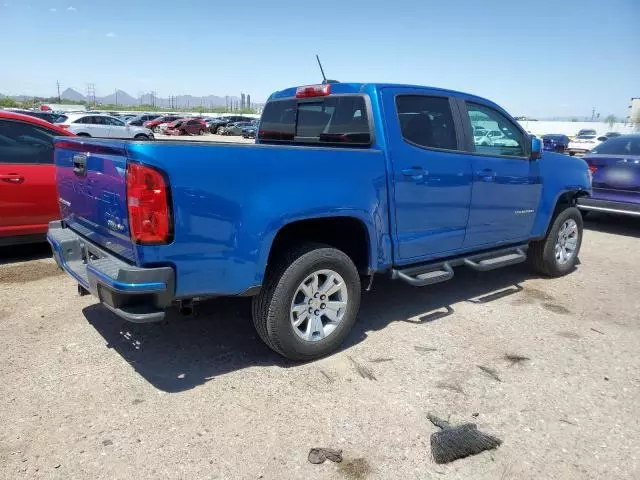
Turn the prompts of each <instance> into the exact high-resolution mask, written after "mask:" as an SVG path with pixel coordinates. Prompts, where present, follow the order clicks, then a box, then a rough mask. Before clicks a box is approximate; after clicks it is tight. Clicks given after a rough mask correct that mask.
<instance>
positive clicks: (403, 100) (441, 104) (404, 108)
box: [396, 95, 458, 150]
mask: <svg viewBox="0 0 640 480" xmlns="http://www.w3.org/2000/svg"><path fill="white" fill-rule="evenodd" d="M396 109H397V110H398V118H399V120H400V129H401V130H402V137H403V138H404V139H405V141H407V142H408V143H412V144H414V145H417V146H419V147H427V148H437V149H442V150H457V149H458V140H457V136H456V130H455V126H454V123H453V115H452V113H451V104H450V103H449V99H448V98H446V97H431V96H425V95H399V96H398V97H397V98H396Z"/></svg>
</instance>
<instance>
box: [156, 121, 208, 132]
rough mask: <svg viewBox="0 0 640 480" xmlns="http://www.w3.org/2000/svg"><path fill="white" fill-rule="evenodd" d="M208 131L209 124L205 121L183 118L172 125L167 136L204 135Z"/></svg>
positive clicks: (169, 126) (168, 127)
mask: <svg viewBox="0 0 640 480" xmlns="http://www.w3.org/2000/svg"><path fill="white" fill-rule="evenodd" d="M206 131H207V124H206V122H205V121H204V120H199V119H197V118H183V119H180V120H176V121H175V122H173V123H170V124H169V125H168V126H167V130H166V131H165V132H164V133H165V134H166V135H204V133H205V132H206Z"/></svg>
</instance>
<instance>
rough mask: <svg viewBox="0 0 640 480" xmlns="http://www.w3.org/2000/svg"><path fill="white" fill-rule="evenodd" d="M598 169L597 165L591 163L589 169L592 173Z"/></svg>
mask: <svg viewBox="0 0 640 480" xmlns="http://www.w3.org/2000/svg"><path fill="white" fill-rule="evenodd" d="M596 170H598V167H596V166H595V165H589V171H590V172H591V174H592V175H593V174H594V173H596Z"/></svg>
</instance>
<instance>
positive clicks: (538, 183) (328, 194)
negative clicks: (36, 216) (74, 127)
mask: <svg viewBox="0 0 640 480" xmlns="http://www.w3.org/2000/svg"><path fill="white" fill-rule="evenodd" d="M486 131H491V132H497V133H494V134H493V135H492V138H491V141H490V142H488V141H487V140H486V138H487V135H484V134H483V132H486ZM478 138H481V139H482V141H478V140H477V139H478ZM55 164H56V173H57V184H58V193H59V202H60V208H61V213H62V215H61V218H62V220H61V221H58V222H53V223H51V225H50V227H49V233H48V240H49V242H50V244H51V246H52V248H53V253H54V257H55V259H56V261H57V262H58V264H59V265H60V266H61V267H62V268H63V269H64V270H66V271H67V272H68V273H69V274H70V275H71V276H72V277H74V278H75V279H76V280H77V282H78V284H79V291H80V292H81V293H85V294H86V293H89V292H90V293H92V294H93V295H95V296H97V297H98V298H99V300H100V301H101V302H102V303H103V304H104V306H105V307H106V308H108V309H109V310H111V311H113V312H114V313H115V314H116V315H118V316H120V317H122V318H125V319H127V320H130V321H132V322H151V321H158V320H161V319H163V318H164V315H165V311H166V310H167V309H168V308H171V307H177V308H180V309H182V311H189V310H190V309H192V308H193V305H194V302H198V301H200V300H202V299H206V298H212V297H218V296H252V297H253V318H254V324H255V327H256V329H257V331H258V333H259V335H260V337H261V338H262V339H263V340H264V341H265V342H266V343H267V344H268V345H269V346H270V347H271V348H272V349H273V350H275V351H276V352H278V353H280V354H282V355H284V356H286V357H288V358H291V359H296V360H309V359H313V358H317V357H320V356H323V355H326V354H328V353H329V352H331V351H333V350H334V349H336V348H338V346H339V345H340V344H341V342H342V341H343V340H344V338H345V337H346V336H347V335H348V333H349V330H350V329H351V327H352V326H353V324H354V322H355V321H356V316H357V315H358V309H359V304H360V293H361V289H362V288H363V286H364V287H365V288H369V287H371V284H372V281H373V278H374V275H376V274H380V275H388V276H391V277H392V278H394V279H397V280H399V281H403V282H406V283H407V284H409V285H412V286H416V287H423V286H428V285H432V284H434V283H437V282H442V281H446V280H450V279H451V278H453V277H454V273H455V270H456V269H457V268H458V267H462V266H464V267H467V268H472V269H475V270H479V271H485V270H492V269H495V268H499V267H503V266H508V265H513V264H516V263H519V262H524V261H525V260H529V262H530V264H531V265H532V267H533V268H534V269H535V270H536V271H538V272H540V273H542V274H544V275H547V276H560V275H564V274H566V273H568V272H570V271H571V270H572V269H573V267H574V265H575V264H576V261H577V257H578V253H579V250H580V244H581V241H582V218H581V215H580V212H579V211H578V209H577V208H576V201H577V199H578V198H579V197H583V196H588V195H589V194H590V191H591V177H590V171H589V169H588V168H587V165H586V164H585V162H584V161H583V160H581V159H577V158H573V157H569V156H564V155H558V154H555V153H553V152H543V151H542V145H541V142H540V140H539V139H537V138H532V137H530V136H529V135H528V134H527V132H526V131H525V130H523V129H522V127H521V126H520V125H519V124H518V123H517V122H516V121H514V120H513V118H512V117H511V116H509V115H508V114H507V113H506V112H505V111H504V110H503V109H502V108H500V107H499V106H497V105H496V104H494V103H492V102H490V101H488V100H485V99H484V98H480V97H477V96H473V95H468V94H464V93H460V92H455V91H450V90H442V89H436V88H428V87H419V86H408V85H391V84H360V83H325V84H321V85H311V86H303V87H298V88H290V89H286V90H282V91H280V92H277V93H274V94H273V95H272V96H271V97H270V98H269V100H268V102H267V104H266V105H265V108H264V112H263V114H262V118H261V120H260V124H259V128H258V132H257V138H256V144H255V145H241V144H212V143H205V142H184V141H182V142H181V141H171V142H161V141H156V142H140V141H125V140H98V139H92V138H77V139H70V138H64V139H63V138H60V139H58V140H57V141H56V149H55ZM363 321H366V319H363Z"/></svg>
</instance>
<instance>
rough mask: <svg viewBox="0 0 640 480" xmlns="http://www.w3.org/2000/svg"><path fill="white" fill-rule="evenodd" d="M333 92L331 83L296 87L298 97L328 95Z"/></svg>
mask: <svg viewBox="0 0 640 480" xmlns="http://www.w3.org/2000/svg"><path fill="white" fill-rule="evenodd" d="M330 93H331V84H330V83H326V84H324V85H307V86H305V87H298V88H297V89H296V98H308V97H326V96H327V95H329V94H330Z"/></svg>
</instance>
